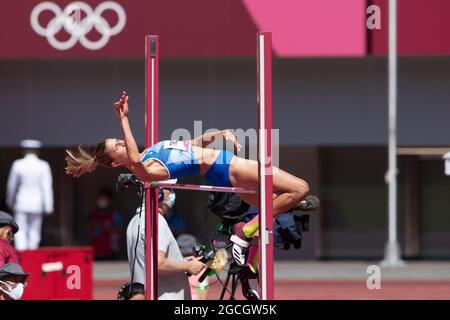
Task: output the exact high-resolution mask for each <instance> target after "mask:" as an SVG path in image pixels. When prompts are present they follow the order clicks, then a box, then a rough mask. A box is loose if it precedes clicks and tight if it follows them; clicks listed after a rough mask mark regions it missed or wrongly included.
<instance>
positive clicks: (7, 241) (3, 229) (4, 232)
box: [0, 211, 19, 267]
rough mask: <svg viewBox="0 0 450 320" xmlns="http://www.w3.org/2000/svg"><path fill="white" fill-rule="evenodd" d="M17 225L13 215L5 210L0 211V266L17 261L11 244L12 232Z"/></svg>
mask: <svg viewBox="0 0 450 320" xmlns="http://www.w3.org/2000/svg"><path fill="white" fill-rule="evenodd" d="M18 230H19V226H18V225H17V223H16V222H15V221H14V219H13V217H12V216H11V215H9V214H7V213H6V212H3V211H0V267H1V266H3V265H4V264H7V263H10V262H18V261H19V257H18V255H17V252H16V250H14V248H13V246H12V245H11V241H12V240H13V238H14V234H15V233H16V232H17V231H18Z"/></svg>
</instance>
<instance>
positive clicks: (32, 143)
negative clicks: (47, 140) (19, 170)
mask: <svg viewBox="0 0 450 320" xmlns="http://www.w3.org/2000/svg"><path fill="white" fill-rule="evenodd" d="M20 146H21V147H22V148H24V149H39V148H41V147H42V142H40V141H39V140H34V139H26V140H22V141H21V142H20Z"/></svg>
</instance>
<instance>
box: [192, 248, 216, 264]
mask: <svg viewBox="0 0 450 320" xmlns="http://www.w3.org/2000/svg"><path fill="white" fill-rule="evenodd" d="M192 252H193V253H194V256H195V257H202V258H201V259H200V261H201V262H203V263H207V262H209V261H211V260H212V259H214V256H215V255H216V251H215V250H214V249H211V250H209V251H207V249H206V246H205V245H203V244H199V243H197V244H196V245H195V246H194V247H193V248H192Z"/></svg>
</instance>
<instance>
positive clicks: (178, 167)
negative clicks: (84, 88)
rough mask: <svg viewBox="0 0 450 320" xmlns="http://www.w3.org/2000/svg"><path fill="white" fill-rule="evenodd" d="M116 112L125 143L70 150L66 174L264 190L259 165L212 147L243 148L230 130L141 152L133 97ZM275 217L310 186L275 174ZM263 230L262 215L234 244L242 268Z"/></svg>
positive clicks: (250, 199)
mask: <svg viewBox="0 0 450 320" xmlns="http://www.w3.org/2000/svg"><path fill="white" fill-rule="evenodd" d="M114 110H115V113H116V115H117V117H118V118H119V121H120V125H121V127H122V131H123V136H124V140H119V139H114V138H110V139H105V140H103V141H101V142H100V143H99V144H98V145H97V147H96V150H95V153H94V154H93V155H92V154H90V153H89V152H87V151H86V150H83V148H81V147H78V149H75V150H66V153H67V157H66V161H67V167H66V173H67V174H70V175H72V176H74V177H79V176H81V175H83V174H85V173H88V172H92V171H93V170H95V168H96V167H97V165H100V166H102V167H107V168H114V167H127V168H128V170H130V171H131V172H132V173H133V174H134V175H135V176H136V177H137V178H138V179H139V180H141V181H143V182H153V181H165V180H169V179H175V178H181V177H184V176H190V175H196V174H200V175H203V176H204V177H205V178H206V179H207V180H208V181H209V182H210V183H211V184H212V185H214V186H224V187H241V188H249V189H257V188H258V185H259V184H258V162H257V161H254V160H247V159H243V158H240V157H237V156H235V155H234V154H233V153H231V152H228V151H226V150H214V149H209V148H206V147H207V146H208V145H210V144H211V143H212V142H214V141H215V139H221V138H222V139H226V140H231V141H232V142H233V143H234V145H235V147H237V148H239V145H238V143H237V139H236V137H235V136H234V135H233V134H232V133H231V132H229V131H227V130H222V131H217V132H211V133H206V134H204V135H202V136H200V137H197V138H195V139H193V140H189V141H173V140H172V141H170V140H166V141H160V142H158V143H156V144H154V145H153V146H151V147H149V148H147V149H145V150H144V151H143V152H139V149H138V147H137V144H136V141H135V140H134V137H133V134H132V132H131V127H130V123H129V121H128V95H127V94H126V92H123V93H122V97H121V99H120V100H119V101H117V102H115V103H114ZM273 192H274V199H273V217H274V218H275V217H276V216H278V215H279V214H282V213H285V212H287V211H289V210H290V209H291V208H293V207H295V206H296V205H297V204H298V203H299V202H300V201H301V200H303V199H304V198H305V197H306V196H307V195H308V193H309V186H308V184H307V183H306V181H304V180H302V179H300V178H298V177H296V176H294V175H292V174H289V173H287V172H285V171H283V170H281V169H278V168H274V170H273ZM239 196H240V197H241V198H242V200H244V201H245V202H247V203H248V204H250V205H252V206H254V207H258V206H259V202H258V194H247V193H246V194H239ZM258 229H259V222H258V216H256V217H254V218H253V219H252V220H251V221H249V222H247V223H245V224H240V227H239V228H236V230H235V232H236V234H235V235H233V236H232V237H231V238H230V240H231V241H232V242H233V243H234V244H233V249H232V252H233V257H234V260H235V261H236V263H238V264H240V265H243V264H245V263H246V252H247V248H248V247H249V243H250V240H251V238H252V237H253V236H254V235H255V233H256V232H257V231H258Z"/></svg>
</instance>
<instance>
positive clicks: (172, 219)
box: [163, 208, 186, 238]
mask: <svg viewBox="0 0 450 320" xmlns="http://www.w3.org/2000/svg"><path fill="white" fill-rule="evenodd" d="M163 215H164V218H166V221H167V224H168V225H169V228H170V230H172V233H173V236H174V237H175V238H177V237H178V236H179V235H180V234H182V233H184V232H185V230H186V225H185V223H184V221H183V217H182V216H181V214H179V213H178V211H177V210H176V208H172V209H170V210H169V211H167V212H166V213H164V214H163Z"/></svg>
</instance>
